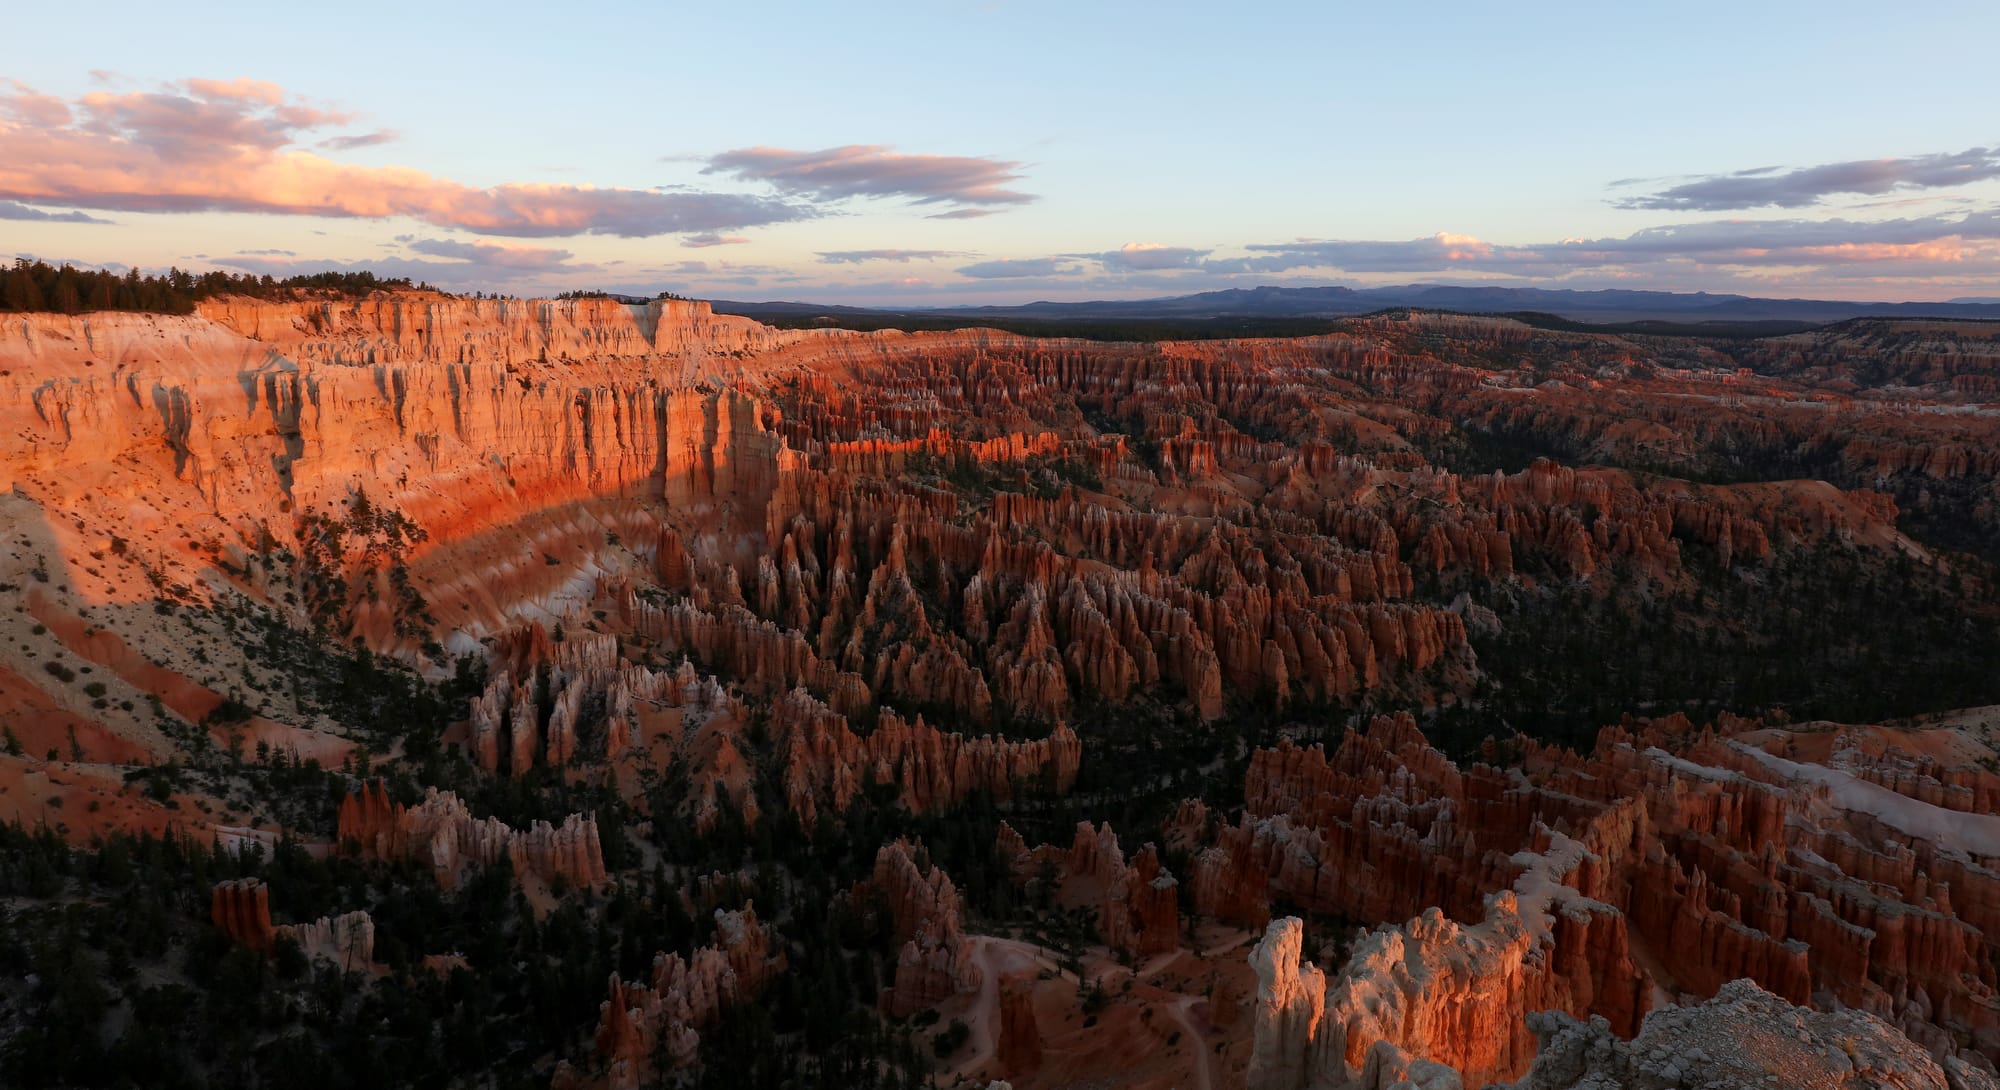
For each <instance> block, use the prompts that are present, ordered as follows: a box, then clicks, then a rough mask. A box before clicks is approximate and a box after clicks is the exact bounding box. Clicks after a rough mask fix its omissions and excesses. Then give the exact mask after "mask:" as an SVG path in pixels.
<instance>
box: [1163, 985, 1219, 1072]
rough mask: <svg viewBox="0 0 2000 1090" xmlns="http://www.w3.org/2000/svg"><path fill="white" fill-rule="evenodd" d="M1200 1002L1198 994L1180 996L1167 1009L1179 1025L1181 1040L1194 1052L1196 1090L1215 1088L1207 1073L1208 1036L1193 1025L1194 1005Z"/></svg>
mask: <svg viewBox="0 0 2000 1090" xmlns="http://www.w3.org/2000/svg"><path fill="white" fill-rule="evenodd" d="M1199 1002H1201V997H1200V996H1194V995H1187V996H1182V997H1181V998H1180V999H1179V1000H1177V1001H1175V1003H1174V1005H1173V1006H1172V1007H1169V1008H1168V1009H1169V1010H1171V1011H1173V1015H1174V1021H1175V1022H1176V1023H1177V1024H1179V1025H1180V1027H1181V1040H1183V1041H1186V1042H1187V1046H1188V1048H1189V1050H1190V1051H1192V1052H1193V1054H1194V1077H1195V1087H1196V1090H1215V1083H1214V1080H1213V1079H1211V1078H1210V1076H1209V1073H1208V1036H1207V1035H1206V1034H1204V1033H1202V1032H1201V1028H1200V1027H1199V1026H1197V1025H1195V1021H1194V1014H1193V1011H1194V1005H1195V1004H1196V1003H1199Z"/></svg>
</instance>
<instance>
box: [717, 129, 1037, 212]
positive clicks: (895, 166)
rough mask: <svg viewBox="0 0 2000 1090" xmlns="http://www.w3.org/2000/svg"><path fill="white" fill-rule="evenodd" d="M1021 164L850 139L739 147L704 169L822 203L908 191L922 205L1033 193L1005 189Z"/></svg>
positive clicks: (1023, 197) (985, 201)
mask: <svg viewBox="0 0 2000 1090" xmlns="http://www.w3.org/2000/svg"><path fill="white" fill-rule="evenodd" d="M1020 165H1021V164H1019V163H1017V162H1012V161H1010V160H1004V159H993V158H989V157H986V156H958V155H904V154H901V153H899V152H895V151H892V150H890V149H889V147H888V146H887V145H883V144H848V145H846V146H844V147H838V148H827V149H825V150H822V151H793V150H790V149H787V148H764V147H757V148H738V149H736V150H735V151H725V152H723V153H722V154H720V155H715V156H711V157H710V158H709V160H708V165H707V166H706V167H704V168H702V173H703V174H721V175H726V176H729V177H734V178H739V179H743V180H746V181H759V182H768V183H770V184H771V185H772V186H775V187H776V188H777V189H778V191H779V192H781V193H787V194H791V195H794V196H800V197H808V198H812V199H814V200H821V201H837V200H845V199H847V198H850V197H905V198H908V199H909V200H911V201H913V202H915V203H917V204H960V205H972V206H992V205H1012V204H1026V203H1027V202H1029V201H1032V200H1034V199H1035V198H1034V196H1033V195H1032V194H1028V193H1022V192H1020V191H1018V190H1013V189H1008V188H1005V187H1006V185H1007V184H1008V183H1010V182H1015V181H1019V180H1020V178H1021V175H1020V173H1019V172H1018V171H1017V170H1016V168H1017V167H1019V166H1020ZM987 210H988V211H990V210H991V209H990V207H989V208H988V209H987ZM947 215H950V213H947Z"/></svg>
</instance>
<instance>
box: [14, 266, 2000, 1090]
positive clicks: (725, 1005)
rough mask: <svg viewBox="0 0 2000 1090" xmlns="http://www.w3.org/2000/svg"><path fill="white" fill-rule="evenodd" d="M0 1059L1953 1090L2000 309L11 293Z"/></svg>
mask: <svg viewBox="0 0 2000 1090" xmlns="http://www.w3.org/2000/svg"><path fill="white" fill-rule="evenodd" d="M0 485H4V486H5V491H4V492H0V591H4V594H0V604H5V605H10V606H11V607H12V608H8V609H0V647H4V648H5V653H4V654H0V726H4V727H5V747H4V752H0V823H5V825H6V827H7V828H6V830H5V831H4V832H0V962H3V963H4V964H5V965H6V967H7V969H8V972H7V973H6V974H4V976H0V1082H6V1083H7V1084H9V1085H36V1086H59V1085H127V1084H131V1085H147V1086H177V1085H186V1086H204V1085H215V1084H229V1085H245V1086H257V1085H283V1086H320V1085H323V1086H329V1087H332V1086H361V1085H372V1086H380V1085H425V1086H458V1085H466V1086H508V1087H511V1086H536V1087H544V1086H554V1087H561V1088H584V1087H591V1088H596V1087H610V1088H618V1090H623V1088H629V1087H638V1086H652V1085H674V1086H683V1085H686V1086H709V1085H713V1086H857V1085H885V1086H930V1085H935V1086H954V1085H966V1086H982V1087H983V1086H988V1085H990V1084H991V1083H994V1082H998V1081H1004V1082H1006V1083H1007V1084H1009V1085H1010V1086H1011V1087H1013V1088H1015V1090H1057V1088H1065V1087H1125V1086H1135V1087H1154V1088H1161V1090H1164V1088H1168V1087H1182V1088H1195V1087H1198V1088H1202V1090H1222V1088H1232V1087H1246V1086H1247V1087H1256V1088H1285V1090H1292V1088H1304V1087H1308V1086H1310V1087H1315V1088H1322V1087H1331V1088H1366V1090H1388V1088H1391V1087H1412V1088H1426V1090H1444V1088H1447V1087H1485V1086H1490V1085H1514V1086H1519V1087H1534V1088H1540V1087H1572V1086H1574V1087H1609V1086H1645V1087H1680V1086H1686V1087H1696V1086H1716V1087H1734V1086H1771V1085H1778V1086H1810V1087H1864V1086H1895V1087H1932V1086H1934V1087H1946V1086H1950V1087H1960V1088H1971V1087H1986V1086H1991V1085H1994V1075H1993V1071H1994V1063H1995V1061H1996V1060H2000V992H1996V988H1997V987H2000V959H1996V956H1995V953H1994V948H1993V947H1992V946H1990V945H1989V940H1988V939H1987V937H1986V936H1988V935H1989V934H1995V933H1996V929H2000V748H1996V745H2000V739H1996V735H1995V732H1996V730H2000V590H1996V586H1995V583H1994V575H1995V565H1996V563H2000V326H1995V325H1991V324H1983V323H1977V322H1945V321H1926V320H1918V319H1908V320H1904V319H1898V320H1873V319H1869V320H1857V321H1850V322H1844V323H1840V324H1838V325H1834V326H1829V327H1826V328H1823V329H1818V330H1812V331H1807V332H1802V333H1794V334H1787V335H1784V336H1772V337H1763V338H1746V339H1700V338H1693V337H1684V336H1674V337H1668V336H1643V335H1636V334H1622V335H1614V334H1609V333H1590V332H1568V331H1552V330H1548V329H1539V328H1534V327H1531V326H1529V325H1526V324H1522V323H1520V322H1517V321H1514V320H1510V319H1507V318H1501V317H1468V316H1463V315H1453V314H1446V313H1434V312H1424V311H1396V312H1385V313H1382V314H1377V315H1371V316H1367V317H1362V318H1355V319H1351V320H1347V321H1343V322H1341V323H1339V326H1338V330H1337V331H1336V332H1333V333H1330V334H1328V335H1324V336H1315V337H1308V338H1296V339H1269V340H1213V341H1187V342H1149V343H1124V342H1109V341H1094V340H1083V339H1057V338H1028V337H1020V336H1014V335H1010V334H1005V333H1000V332H996V331H992V330H977V329H968V330H958V331H951V332H924V333H900V332H896V331H878V332H868V333H862V332H854V331H846V330H839V329H812V330H780V329H774V328H770V327H766V326H763V325H760V324H758V323H756V322H754V321H750V320H748V319H744V318H735V317H729V316H722V315H716V314H713V313H711V312H710V311H709V309H708V307H707V306H706V305H705V304H700V303H688V302H681V301H670V300H663V301H658V302H654V303H651V304H645V305H625V304H621V303H618V302H616V301H612V300H607V299H577V300H562V301H537V300H529V301H522V300H503V299H464V298H453V297H447V296H440V295H434V294H428V293H421V292H400V293H376V294H374V295H370V296H367V297H364V298H346V297H333V296H328V297H320V298H305V297H301V298H297V299H295V300H293V301H290V302H270V301H255V300H247V299H215V300H209V301H206V302H203V303H202V304H200V306H199V308H198V309H197V311H196V313H195V314H192V315H185V316H169V315H152V314H131V313H94V314H84V315H74V316H63V315H42V314H30V315H21V314H7V315H0Z"/></svg>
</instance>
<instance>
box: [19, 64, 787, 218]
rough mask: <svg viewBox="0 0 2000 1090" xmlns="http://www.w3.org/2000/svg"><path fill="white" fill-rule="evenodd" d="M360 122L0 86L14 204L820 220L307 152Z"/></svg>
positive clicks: (240, 103) (726, 201)
mask: <svg viewBox="0 0 2000 1090" xmlns="http://www.w3.org/2000/svg"><path fill="white" fill-rule="evenodd" d="M351 120H352V117H351V116H350V115H348V114H344V113H341V112H338V111H335V110H330V109H325V108H323V107H320V106H316V105H312V104H310V103H307V102H304V101H302V100H298V99H295V98H293V97H291V96H289V95H288V94H287V93H286V92H285V90H284V89H283V88H282V87H279V86H278V85H276V84H273V83H264V82H259V81H254V80H233V81H219V80H199V79H196V80H187V81H184V82H182V83H178V84H171V85H168V86H166V87H164V88H161V89H158V90H153V91H139V92H131V93H113V92H109V91H94V92H91V93H88V94H85V95H83V96H82V97H80V98H78V99H75V100H74V101H65V100H63V99H59V98H56V97H54V96H50V95H43V94H40V93H37V92H35V91H34V90H33V89H32V88H29V87H26V86H25V85H23V84H20V83H18V82H13V81H8V82H7V83H6V84H5V85H4V89H0V199H11V200H16V201H25V202H29V203H42V204H67V205H73V206H76V207H80V208H91V209H108V210H115V211H127V212H201V211H229V212H258V213H269V214H277V215H307V216H339V217H359V218H367V219H381V218H387V217H390V216H409V217H412V218H414V219H418V220H421V221H423V222H425V223H429V224H432V225H434V226H438V227H451V228H459V229H462V230H466V231H471V232H473V233H476V234H486V235H507V236H515V237H553V236H564V235H582V234H605V235H617V236H621V237H625V238H643V237H650V236H654V235H664V234H678V233H690V232H712V231H717V230H721V229H724V228H729V227H745V226H751V225H755V224H765V223H778V222H783V221H788V220H798V219H805V218H808V217H811V216H813V215H815V214H816V213H815V212H814V210H813V209H811V208H810V207H807V206H802V205H800V204H797V203H795V202H788V201H784V200H778V199H772V198H767V197H758V196H751V195H745V194H729V193H679V192H676V193H667V192H660V191H657V190H645V189H615V188H595V187H591V186H579V185H548V184H539V183H506V184H501V185H496V186H488V187H479V186H472V185H467V184H465V183H462V182H455V181H452V180H450V179H446V178H439V177H436V176H434V175H431V174H426V173H424V172H423V171H419V170H414V169H411V168H408V167H359V166H353V165H349V164H345V163H340V162H336V161H334V160H331V159H327V158H325V157H323V156H320V155H317V154H314V153H313V152H310V151H305V150H301V149H300V148H299V147H298V145H299V144H300V143H301V142H302V141H304V140H306V139H308V138H309V137H311V136H312V135H314V134H315V133H316V132H317V131H318V130H320V129H324V128H328V127H339V126H344V125H346V124H348V123H349V122H350V121H351ZM378 135H381V134H379V133H372V134H365V135H363V136H360V137H355V138H353V139H355V140H357V141H361V142H364V143H365V142H367V141H369V140H370V139H371V138H373V137H375V136H378ZM357 146H358V145H357Z"/></svg>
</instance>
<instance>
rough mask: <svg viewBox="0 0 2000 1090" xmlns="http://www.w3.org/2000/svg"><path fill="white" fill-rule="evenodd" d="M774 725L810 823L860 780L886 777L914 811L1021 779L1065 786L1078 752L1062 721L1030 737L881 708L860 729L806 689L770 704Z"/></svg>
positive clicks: (792, 790) (999, 793)
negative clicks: (945, 727)
mask: <svg viewBox="0 0 2000 1090" xmlns="http://www.w3.org/2000/svg"><path fill="white" fill-rule="evenodd" d="M771 726H772V732H773V734H774V735H775V736H776V738H777V741H778V744H779V745H780V746H782V747H783V751H784V753H785V792H786V801H787V802H788V804H789V805H790V808H791V810H792V812H793V813H794V814H796V815H798V818H799V820H800V822H801V823H803V824H805V825H807V826H810V825H811V824H812V822H813V821H814V820H815V819H816V817H817V816H818V815H819V814H821V813H826V814H829V815H838V814H839V813H841V812H842V811H844V810H846V809H847V807H848V805H849V804H850V803H851V802H853V801H854V798H855V796H856V795H857V794H858V793H859V792H860V790H861V787H862V784H863V783H864V782H874V783H877V784H884V785H893V786H894V787H895V788H896V789H897V796H898V798H899V800H900V801H901V802H902V804H903V805H904V806H905V807H906V808H908V809H909V810H910V811H911V812H913V813H923V812H925V811H928V810H935V809H939V808H941V807H945V806H950V805H952V804H953V803H956V802H959V801H960V800H962V799H964V798H965V797H966V796H967V795H970V794H972V793H973V792H975V791H981V792H985V793H987V794H989V795H991V796H993V797H994V798H995V799H1000V800H1005V799H1007V798H1009V797H1011V796H1012V795H1013V793H1014V791H1015V789H1016V788H1017V787H1018V786H1019V785H1021V784H1023V783H1038V782H1039V783H1046V784H1047V785H1048V786H1049V787H1050V788H1052V789H1053V790H1055V791H1058V792H1064V791H1068V790H1069V788H1070V786H1071V785H1072V784H1073V783H1074V782H1075V780H1076V772H1077V767H1078V765H1079V764H1080V762H1081V760H1082V754H1083V744H1082V742H1081V741H1080V740H1079V739H1078V738H1077V736H1076V734H1075V732H1074V731H1071V730H1070V729H1069V728H1068V727H1066V726H1064V725H1062V724H1060V723H1058V724H1056V726H1055V729H1054V730H1053V731H1052V732H1051V733H1050V734H1049V736H1048V737H1047V738H1043V739H1038V740H1035V741H1031V742H1017V741H1009V740H1007V739H1004V738H996V737H993V736H992V735H982V736H980V737H978V738H970V737H967V736H965V735H961V734H955V733H953V734H947V733H945V732H943V731H940V730H938V729H937V728H936V727H933V726H931V725H930V724H928V723H926V722H925V721H924V717H923V716H921V715H919V716H917V717H916V718H915V719H911V720H905V719H903V718H902V717H901V716H899V715H897V714H896V713H895V712H894V711H891V710H889V709H886V708H884V709H882V710H881V711H880V714H879V716H878V718H877V719H876V722H875V729H874V730H872V731H870V732H869V733H868V734H866V735H865V736H864V735H858V734H856V733H855V732H854V731H853V730H852V729H851V728H850V727H849V726H848V722H847V718H846V717H845V716H843V715H841V714H840V713H838V712H836V711H834V710H833V709H832V708H829V707H828V706H827V705H826V704H824V703H822V702H821V701H819V700H818V699H816V698H814V697H813V696H812V695H811V694H810V693H808V692H806V691H805V690H803V689H794V690H792V691H791V692H789V693H786V694H785V695H783V696H781V697H779V698H778V699H777V700H776V701H775V702H774V703H773V704H772V705H771Z"/></svg>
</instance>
